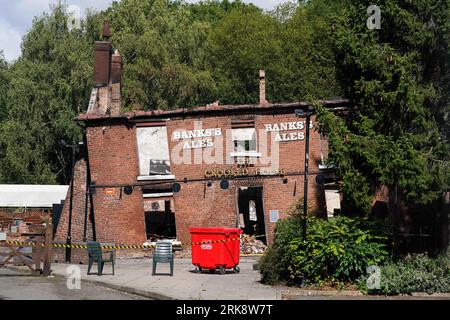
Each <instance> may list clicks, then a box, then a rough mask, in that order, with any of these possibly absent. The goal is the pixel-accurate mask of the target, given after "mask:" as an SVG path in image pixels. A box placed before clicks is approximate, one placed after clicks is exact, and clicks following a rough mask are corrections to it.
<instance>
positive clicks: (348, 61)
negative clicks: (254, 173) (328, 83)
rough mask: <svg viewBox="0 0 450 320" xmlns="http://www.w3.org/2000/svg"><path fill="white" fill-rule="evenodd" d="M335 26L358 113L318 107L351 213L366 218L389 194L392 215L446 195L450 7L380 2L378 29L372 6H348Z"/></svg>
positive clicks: (342, 70)
mask: <svg viewBox="0 0 450 320" xmlns="http://www.w3.org/2000/svg"><path fill="white" fill-rule="evenodd" d="M347 3H348V4H347V6H346V7H345V8H342V9H341V10H339V11H338V12H337V13H336V14H335V15H334V19H333V23H334V24H333V28H334V30H335V31H334V34H333V37H334V39H335V41H334V51H335V58H336V67H337V69H338V72H337V74H338V75H340V77H339V80H340V84H341V87H342V90H343V92H344V95H345V96H346V97H348V98H350V99H351V100H352V102H353V106H354V108H353V109H351V110H350V111H349V112H348V114H347V115H346V117H344V118H339V117H338V116H336V115H333V114H331V113H329V112H327V111H325V110H323V108H319V110H320V112H319V121H320V123H321V130H323V131H325V132H326V133H327V134H328V135H329V141H330V149H331V150H332V151H331V153H330V159H329V160H330V162H331V163H333V164H335V165H336V166H337V168H338V171H337V173H338V175H339V177H340V178H341V179H342V189H343V192H344V197H345V199H346V200H347V203H348V204H349V205H350V207H351V208H353V209H354V210H357V211H366V212H367V211H368V210H370V205H371V196H373V195H374V193H375V191H376V190H377V188H378V187H379V186H381V185H386V186H388V187H389V190H390V192H391V197H390V198H391V199H390V205H391V210H392V211H393V212H395V211H397V210H398V207H399V206H400V205H401V204H402V203H403V204H406V205H408V204H412V203H419V204H426V203H430V202H431V201H433V200H435V199H436V198H437V197H439V196H440V195H441V194H442V192H443V191H445V190H446V189H448V187H449V182H450V175H449V170H448V163H449V160H450V159H449V155H450V152H449V151H450V147H449V141H448V115H449V106H450V103H449V102H450V96H449V92H450V90H449V89H450V77H449V76H450V75H449V73H448V70H449V67H450V51H449V32H450V2H449V1H448V0H439V1H431V0H424V1H414V2H411V1H395V0H382V1H378V2H377V4H378V5H379V6H380V8H381V15H382V20H381V21H382V25H381V29H379V30H377V29H374V30H369V29H368V28H367V26H366V20H367V14H366V12H367V7H368V6H369V4H370V3H369V1H356V0H350V1H347Z"/></svg>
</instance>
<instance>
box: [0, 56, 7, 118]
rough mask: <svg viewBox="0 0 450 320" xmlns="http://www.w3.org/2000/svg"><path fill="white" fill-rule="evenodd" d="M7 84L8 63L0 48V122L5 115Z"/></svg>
mask: <svg viewBox="0 0 450 320" xmlns="http://www.w3.org/2000/svg"><path fill="white" fill-rule="evenodd" d="M8 85H9V70H8V63H7V62H6V60H5V56H4V55H3V51H1V50H0V123H1V122H2V119H3V118H4V117H5V115H6V106H7V99H6V97H7V95H8Z"/></svg>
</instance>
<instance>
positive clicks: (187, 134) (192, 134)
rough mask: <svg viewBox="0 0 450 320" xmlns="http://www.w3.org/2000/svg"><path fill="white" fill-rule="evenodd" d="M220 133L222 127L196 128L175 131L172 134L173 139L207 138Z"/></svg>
mask: <svg viewBox="0 0 450 320" xmlns="http://www.w3.org/2000/svg"><path fill="white" fill-rule="evenodd" d="M221 135H222V128H209V129H196V130H190V131H175V132H174V133H173V135H172V139H173V140H181V139H193V138H208V137H216V136H221Z"/></svg>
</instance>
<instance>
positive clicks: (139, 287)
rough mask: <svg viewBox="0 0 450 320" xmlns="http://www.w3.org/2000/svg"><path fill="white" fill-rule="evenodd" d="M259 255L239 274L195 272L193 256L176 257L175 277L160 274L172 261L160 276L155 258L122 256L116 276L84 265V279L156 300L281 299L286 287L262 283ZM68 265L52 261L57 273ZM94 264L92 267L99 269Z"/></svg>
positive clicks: (107, 267)
mask: <svg viewBox="0 0 450 320" xmlns="http://www.w3.org/2000/svg"><path fill="white" fill-rule="evenodd" d="M256 261H257V258H255V257H245V258H241V261H240V262H241V263H240V264H239V266H240V269H241V272H240V273H238V274H235V273H234V272H232V271H228V272H227V273H226V274H224V275H221V274H219V273H216V274H211V273H209V272H204V273H195V272H194V269H195V267H194V266H193V265H192V264H191V260H190V259H175V268H174V275H173V277H171V276H168V275H160V274H159V273H160V272H161V273H165V272H169V265H168V264H158V268H157V273H158V274H157V275H156V276H152V275H151V271H152V270H151V265H152V261H151V259H133V260H132V259H129V260H127V259H121V260H118V261H117V265H116V268H115V269H116V270H115V275H114V276H112V275H111V265H110V264H107V265H105V268H104V271H103V272H104V275H102V276H97V275H89V276H88V275H87V274H86V273H87V266H86V265H79V266H80V268H81V275H82V282H83V280H85V281H86V280H88V281H89V282H92V283H96V282H99V283H101V284H102V285H105V286H109V287H111V288H114V289H118V290H124V291H127V292H130V293H136V294H141V295H144V296H147V297H150V298H154V299H183V300H207V299H208V300H216V299H218V300H228V299H233V300H255V299H257V300H277V299H278V300H279V299H281V298H282V291H283V288H282V287H271V286H266V285H263V284H261V283H260V282H259V280H260V275H259V272H258V271H256V270H253V264H255V263H256ZM68 266H69V265H68V264H61V263H59V264H52V269H53V273H54V274H55V275H60V276H66V274H67V271H66V270H67V267H68ZM95 267H96V265H94V267H93V269H92V270H91V272H92V271H94V272H95Z"/></svg>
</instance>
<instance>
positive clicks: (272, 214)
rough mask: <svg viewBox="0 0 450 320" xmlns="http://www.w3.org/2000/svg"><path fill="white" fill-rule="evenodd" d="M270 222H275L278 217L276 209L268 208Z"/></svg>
mask: <svg viewBox="0 0 450 320" xmlns="http://www.w3.org/2000/svg"><path fill="white" fill-rule="evenodd" d="M269 213H270V222H277V221H278V219H279V211H278V210H270V212H269Z"/></svg>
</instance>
